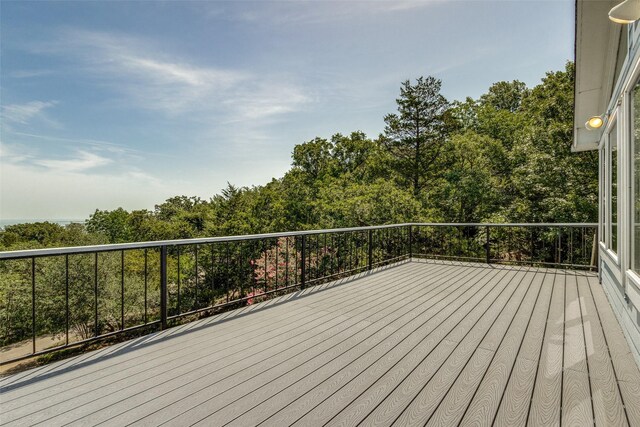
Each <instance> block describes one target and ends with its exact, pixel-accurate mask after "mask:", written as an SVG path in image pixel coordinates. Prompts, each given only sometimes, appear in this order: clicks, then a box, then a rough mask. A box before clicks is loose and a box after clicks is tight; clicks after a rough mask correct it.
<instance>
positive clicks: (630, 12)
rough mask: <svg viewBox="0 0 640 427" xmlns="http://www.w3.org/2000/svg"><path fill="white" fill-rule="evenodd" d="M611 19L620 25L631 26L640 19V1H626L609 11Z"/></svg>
mask: <svg viewBox="0 0 640 427" xmlns="http://www.w3.org/2000/svg"><path fill="white" fill-rule="evenodd" d="M609 19H611V20H612V21H613V22H617V23H618V24H631V23H632V22H634V21H637V20H638V19H640V0H625V1H623V2H622V3H620V4H619V5H617V6H614V7H613V8H612V9H611V10H610V11H609Z"/></svg>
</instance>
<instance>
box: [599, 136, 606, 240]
mask: <svg viewBox="0 0 640 427" xmlns="http://www.w3.org/2000/svg"><path fill="white" fill-rule="evenodd" d="M604 149H605V147H603V148H602V149H601V150H600V224H601V226H600V241H601V242H603V243H605V244H606V241H607V224H608V221H607V216H606V209H605V207H606V206H607V199H606V197H605V196H606V194H605V188H606V187H605V184H606V182H607V179H606V175H605V172H606V168H605V165H606V158H607V157H606V152H605V150H604Z"/></svg>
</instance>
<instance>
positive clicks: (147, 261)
mask: <svg viewBox="0 0 640 427" xmlns="http://www.w3.org/2000/svg"><path fill="white" fill-rule="evenodd" d="M148 266H149V254H148V249H147V248H144V324H145V325H146V324H147V323H149V318H148V314H147V310H148V305H149V304H148V301H149V298H148V290H149V286H148V281H149V277H148V276H149V274H148V272H149V268H148Z"/></svg>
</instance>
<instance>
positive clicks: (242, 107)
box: [34, 29, 310, 121]
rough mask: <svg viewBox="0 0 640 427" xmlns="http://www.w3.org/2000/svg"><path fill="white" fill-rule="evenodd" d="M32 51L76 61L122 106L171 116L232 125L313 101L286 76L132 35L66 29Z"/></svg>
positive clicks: (81, 68) (281, 112)
mask: <svg viewBox="0 0 640 427" xmlns="http://www.w3.org/2000/svg"><path fill="white" fill-rule="evenodd" d="M34 50H35V51H36V52H38V53H41V54H54V55H59V56H65V57H69V58H75V60H76V61H78V62H79V64H78V68H79V70H80V71H81V72H82V73H83V74H84V75H86V76H90V77H92V78H94V79H96V81H97V83H99V84H106V85H108V86H110V87H112V88H113V89H114V90H115V91H117V93H119V94H120V96H122V97H124V99H123V103H126V104H130V103H131V102H132V101H133V102H134V103H135V105H136V106H137V107H140V108H144V109H147V110H153V111H160V112H162V113H165V114H167V115H168V116H171V117H175V116H180V115H187V116H188V117H189V119H195V120H198V118H202V119H205V120H210V121H211V120H212V119H215V120H216V121H222V120H230V121H233V119H234V118H235V119H238V120H240V119H242V118H245V117H250V118H255V117H258V116H259V117H267V116H273V115H279V114H284V113H289V112H292V111H296V110H297V109H299V108H301V107H303V106H304V105H305V104H306V103H308V102H309V101H310V97H309V96H308V95H306V94H305V91H304V89H303V88H301V87H299V86H296V85H294V84H293V83H291V82H287V83H284V79H283V78H282V76H267V75H258V74H256V73H254V72H247V71H244V70H235V69H227V68H223V67H212V66H203V65H198V64H194V63H191V62H189V61H188V60H185V59H180V58H179V55H176V54H171V55H169V54H167V52H165V51H163V50H162V49H161V48H158V47H157V46H156V45H155V44H153V43H151V42H149V41H147V40H144V39H141V38H138V37H131V36H128V35H122V34H115V33H106V32H96V31H87V30H79V29H65V30H63V31H61V32H60V36H59V37H58V38H57V39H56V40H54V41H53V42H47V43H45V44H41V45H38V46H36V47H35V48H34ZM247 94H250V96H247ZM233 100H237V102H234V101H233ZM239 100H241V101H239ZM229 105H231V106H233V109H231V110H229V109H228V107H229ZM267 106H269V108H267ZM234 116H235V117H234Z"/></svg>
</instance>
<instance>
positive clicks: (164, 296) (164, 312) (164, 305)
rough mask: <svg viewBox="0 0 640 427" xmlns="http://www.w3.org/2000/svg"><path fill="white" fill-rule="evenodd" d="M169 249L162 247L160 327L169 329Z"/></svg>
mask: <svg viewBox="0 0 640 427" xmlns="http://www.w3.org/2000/svg"><path fill="white" fill-rule="evenodd" d="M167 282H168V280H167V247H166V246H161V247H160V327H161V328H162V329H167V317H168V305H169V304H168V300H169V290H168V288H167Z"/></svg>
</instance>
